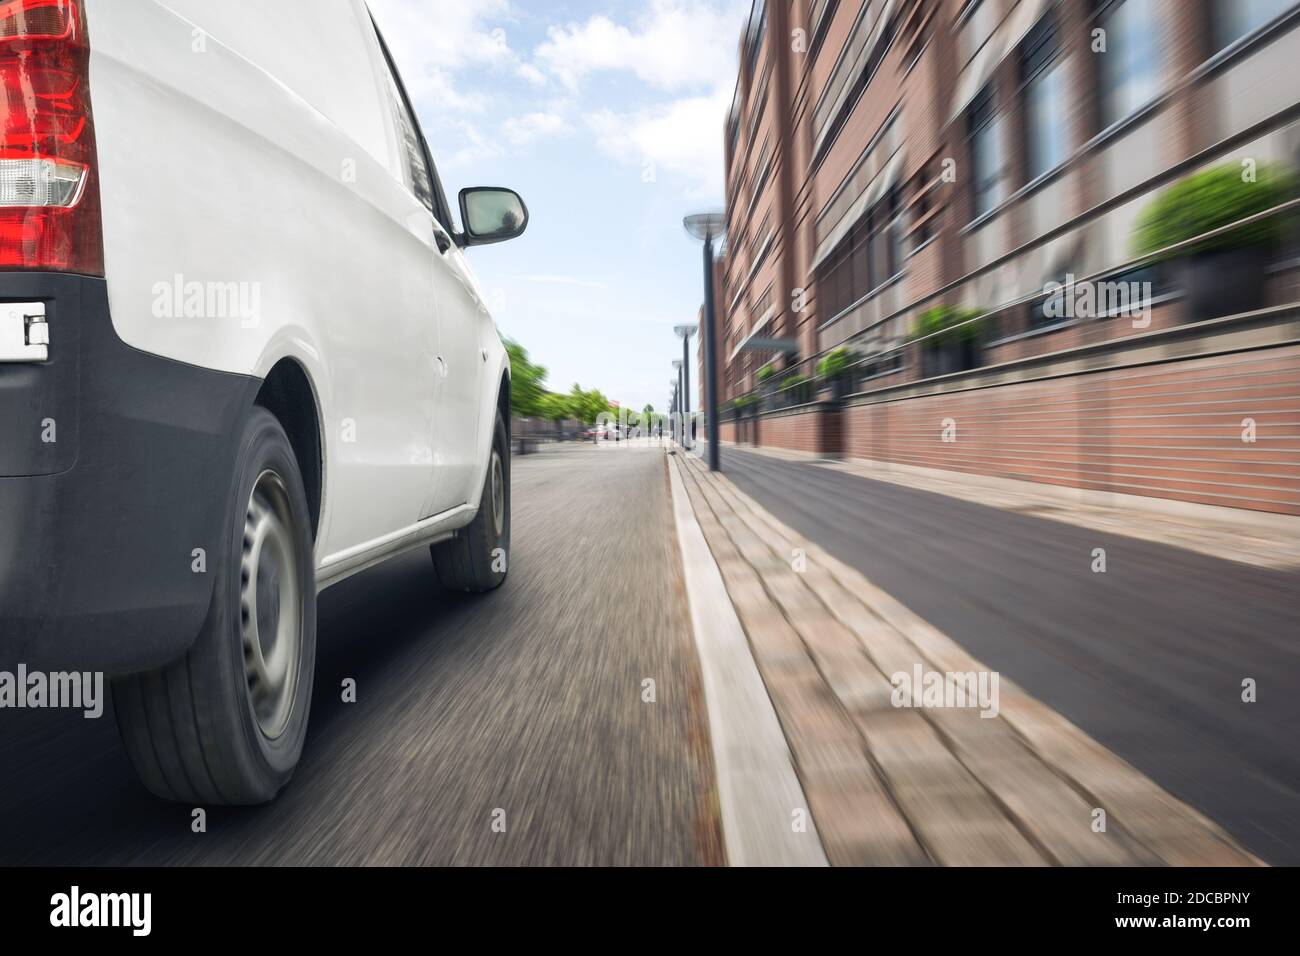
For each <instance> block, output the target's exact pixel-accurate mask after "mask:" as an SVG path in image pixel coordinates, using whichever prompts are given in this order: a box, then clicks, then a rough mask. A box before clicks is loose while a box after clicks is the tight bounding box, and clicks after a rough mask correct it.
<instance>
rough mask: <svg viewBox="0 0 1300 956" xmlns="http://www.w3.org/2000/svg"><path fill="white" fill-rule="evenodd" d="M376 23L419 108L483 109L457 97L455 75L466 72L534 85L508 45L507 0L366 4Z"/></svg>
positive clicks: (465, 96)
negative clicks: (504, 23)
mask: <svg viewBox="0 0 1300 956" xmlns="http://www.w3.org/2000/svg"><path fill="white" fill-rule="evenodd" d="M370 6H371V8H372V10H373V11H374V14H375V20H376V21H377V22H378V23H379V27H380V29H381V30H382V31H383V34H384V40H385V42H387V44H388V47H389V49H390V50H391V51H392V54H393V58H394V59H395V60H396V61H397V64H398V68H399V69H400V70H401V72H402V80H403V82H404V83H405V84H406V88H407V92H408V93H410V95H411V99H412V100H414V101H415V103H416V105H417V108H418V109H423V110H429V111H432V112H471V111H478V110H481V109H483V108H484V104H485V98H484V96H483V95H482V94H481V93H462V92H461V91H460V90H458V89H457V87H456V82H455V74H456V73H457V72H458V71H460V70H464V69H467V68H471V67H472V68H474V69H475V70H476V71H478V75H477V76H476V81H477V82H476V84H475V85H476V86H478V87H480V88H482V87H484V86H487V85H489V84H485V83H483V82H482V79H483V71H484V70H487V71H491V72H494V73H500V74H504V75H514V76H518V77H520V78H522V79H524V80H525V81H527V82H529V83H532V84H534V85H536V84H537V82H538V79H539V78H540V79H541V80H542V81H543V82H544V81H545V77H544V76H541V74H540V73H539V71H538V70H537V68H536V67H534V66H531V65H529V64H526V63H524V62H523V61H522V60H521V58H520V57H519V54H518V53H516V52H515V50H514V49H513V48H512V47H511V45H510V38H509V33H508V31H507V30H506V29H505V27H503V26H500V23H501V22H502V21H506V22H508V18H509V16H510V4H509V2H508V0H370Z"/></svg>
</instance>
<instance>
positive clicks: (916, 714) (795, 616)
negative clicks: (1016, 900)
mask: <svg viewBox="0 0 1300 956" xmlns="http://www.w3.org/2000/svg"><path fill="white" fill-rule="evenodd" d="M674 460H675V462H676V463H677V467H679V468H680V473H681V476H682V479H683V483H684V484H685V486H686V488H687V492H688V495H689V497H690V500H691V504H692V507H693V508H694V509H695V513H696V517H697V520H698V521H699V524H700V527H701V529H702V531H703V533H704V536H705V540H706V541H707V543H708V545H709V547H710V549H711V550H712V552H713V554H714V558H715V560H716V561H717V564H718V567H719V569H720V571H721V573H722V577H723V581H724V583H725V585H726V587H727V590H728V594H729V596H730V598H731V600H732V602H733V604H734V605H735V607H736V611H737V616H738V617H739V619H740V621H741V624H742V626H743V627H744V629H745V632H746V635H747V637H748V638H749V641H750V644H751V647H752V649H753V651H754V657H755V660H756V661H757V663H758V666H759V671H760V673H761V674H762V676H763V679H764V682H765V683H766V685H767V688H768V693H769V694H770V696H771V698H772V700H773V703H774V705H775V708H776V712H777V716H778V718H779V719H780V721H781V725H782V729H783V731H784V732H785V734H786V737H787V740H788V742H789V745H790V750H791V753H792V754H793V756H794V759H795V765H796V770H797V771H798V774H799V778H800V782H801V783H802V785H803V787H804V790H805V792H806V794H807V797H808V802H809V806H810V810H811V813H812V816H813V819H814V821H815V823H816V826H817V831H818V833H819V834H820V836H821V838H822V841H823V843H824V845H825V848H826V854H827V857H828V858H829V859H830V861H831V862H832V863H834V864H837V865H887V866H888V865H933V864H939V865H955V866H969V865H1013V866H1034V865H1130V866H1140V865H1153V864H1169V865H1192V866H1239V865H1260V864H1259V861H1258V860H1257V859H1256V858H1255V857H1254V856H1252V855H1251V854H1249V853H1248V852H1246V851H1245V850H1244V849H1242V848H1241V847H1240V846H1239V845H1238V844H1237V843H1236V842H1235V841H1234V840H1233V839H1232V838H1231V837H1230V836H1229V835H1228V834H1227V833H1225V832H1224V831H1223V830H1222V829H1221V828H1220V827H1218V826H1217V825H1216V824H1214V823H1213V822H1212V821H1210V820H1209V819H1207V818H1206V817H1204V816H1203V815H1202V814H1200V813H1198V812H1197V811H1196V810H1194V809H1192V808H1191V807H1189V806H1187V805H1186V804H1183V803H1182V802H1180V801H1178V800H1176V799H1175V798H1174V797H1172V796H1170V795H1169V794H1168V793H1166V792H1165V791H1164V790H1162V789H1161V788H1160V787H1158V786H1157V785H1156V784H1155V783H1153V782H1152V781H1151V780H1149V779H1148V778H1147V777H1145V776H1144V775H1143V774H1141V773H1140V772H1138V771H1137V770H1136V769H1134V768H1133V767H1132V766H1130V765H1129V764H1127V763H1126V762H1124V761H1123V760H1121V759H1120V758H1119V757H1117V756H1115V755H1114V754H1112V753H1110V752H1109V751H1107V750H1106V749H1105V748H1103V747H1102V746H1101V745H1100V744H1098V743H1097V742H1096V741H1094V740H1092V739H1091V738H1090V737H1088V736H1087V735H1086V734H1084V733H1083V732H1082V731H1081V730H1079V729H1078V728H1077V727H1075V726H1074V725H1073V724H1071V723H1070V722H1069V721H1067V720H1065V719H1064V718H1063V717H1061V716H1060V715H1059V714H1056V713H1055V712H1054V711H1052V710H1050V709H1049V708H1047V707H1045V706H1044V705H1043V704H1041V703H1040V702H1038V701H1037V700H1034V699H1033V698H1031V697H1030V696H1029V695H1028V694H1026V693H1025V692H1024V691H1022V690H1021V689H1020V688H1018V687H1016V686H1015V685H1014V684H1013V683H1012V682H1010V681H1008V680H1005V679H1001V678H1000V676H999V682H998V690H999V693H998V697H999V700H998V708H997V710H998V712H997V715H996V716H993V717H981V716H980V714H979V711H978V710H977V709H957V708H937V707H929V706H925V707H915V708H900V707H896V706H894V702H893V700H892V697H893V691H894V685H893V684H892V683H891V679H890V678H891V677H892V676H893V675H894V674H897V673H899V672H903V673H908V674H912V673H914V668H915V667H917V666H918V665H919V666H920V667H921V668H922V669H923V672H925V673H929V672H940V673H945V672H955V673H960V674H972V673H973V674H976V675H978V674H981V673H983V674H988V669H987V668H985V667H983V666H982V665H981V664H980V663H979V662H978V661H976V660H975V659H974V658H972V657H971V656H970V655H969V654H968V653H966V652H965V651H964V650H963V649H962V648H961V647H960V646H959V645H957V644H956V643H955V642H954V641H953V640H952V639H951V638H949V637H948V636H947V635H945V634H943V633H942V632H940V631H939V630H938V629H937V628H935V627H933V626H932V625H930V624H929V623H928V622H926V621H924V620H923V619H921V618H919V617H918V616H917V615H915V614H914V613H913V612H911V611H910V610H909V609H908V608H906V607H905V606H903V605H902V604H901V603H899V602H898V601H897V600H895V599H894V598H892V597H891V596H890V595H888V594H886V593H885V592H883V591H881V590H880V589H879V588H877V587H875V586H874V585H872V584H871V582H870V581H868V580H867V579H866V578H865V577H863V575H862V574H861V573H859V572H858V571H857V570H855V569H853V568H851V567H849V566H848V565H845V564H844V563H843V562H840V561H838V560H837V559H835V558H834V557H832V556H831V555H829V554H827V553H826V552H824V551H823V550H822V549H821V548H819V547H818V546H817V545H816V544H815V543H813V542H810V541H807V540H805V539H803V538H802V537H801V536H800V535H799V534H798V533H796V532H795V531H793V530H792V529H790V528H789V527H787V526H786V525H784V524H782V523H781V522H779V521H777V520H776V519H775V518H774V517H773V516H772V515H771V514H770V513H768V512H767V511H765V510H764V509H763V508H761V507H760V506H759V505H758V504H757V503H755V502H754V501H753V500H752V499H750V498H749V497H748V496H747V495H745V494H744V493H743V492H741V491H740V490H739V489H737V488H736V487H735V485H733V484H732V483H731V482H730V481H728V480H727V479H726V478H725V477H723V476H721V475H714V474H710V473H709V472H708V471H707V470H706V469H705V467H704V465H703V463H702V462H700V461H699V460H698V459H696V458H694V457H693V456H686V455H679V456H675V459H674ZM1099 811H1100V812H1104V821H1105V828H1104V830H1099V829H1098V824H1097V821H1098V819H1099V816H1100V814H1099Z"/></svg>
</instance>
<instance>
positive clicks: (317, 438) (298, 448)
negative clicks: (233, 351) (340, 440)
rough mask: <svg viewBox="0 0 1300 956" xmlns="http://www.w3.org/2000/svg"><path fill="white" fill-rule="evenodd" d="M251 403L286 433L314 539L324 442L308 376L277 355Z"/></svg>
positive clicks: (318, 522) (319, 509)
mask: <svg viewBox="0 0 1300 956" xmlns="http://www.w3.org/2000/svg"><path fill="white" fill-rule="evenodd" d="M253 404H254V405H258V406H261V407H262V408H265V409H266V410H267V411H268V412H270V413H271V414H272V415H274V416H275V417H276V418H277V419H278V420H279V422H280V424H281V425H282V426H283V427H284V430H285V433H286V434H287V435H288V436H289V444H290V446H292V448H293V453H294V457H295V458H297V460H298V470H299V471H300V472H301V473H302V481H303V485H304V487H305V489H306V491H307V505H308V508H309V509H310V511H311V523H312V538H313V540H315V539H317V538H318V537H319V535H320V531H321V517H322V506H323V503H324V500H325V444H324V437H323V435H322V433H321V413H320V402H319V400H318V398H317V395H316V389H315V387H314V386H313V384H312V381H311V376H310V375H309V374H308V373H307V370H306V369H305V368H304V367H303V366H302V365H301V364H300V363H299V362H298V361H296V360H295V359H292V358H284V359H281V360H280V361H279V362H277V363H276V364H275V365H274V366H273V367H272V368H271V371H270V372H268V373H267V376H266V378H265V379H264V380H263V381H262V387H261V388H260V389H259V390H258V393H257V397H256V398H255V399H254V400H253Z"/></svg>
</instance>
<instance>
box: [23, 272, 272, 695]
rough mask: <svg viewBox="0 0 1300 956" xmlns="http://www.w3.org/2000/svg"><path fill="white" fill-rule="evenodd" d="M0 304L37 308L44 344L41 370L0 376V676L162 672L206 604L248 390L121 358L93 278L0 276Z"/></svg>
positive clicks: (198, 373)
mask: <svg viewBox="0 0 1300 956" xmlns="http://www.w3.org/2000/svg"><path fill="white" fill-rule="evenodd" d="M0 301H11V302H30V301H39V302H44V303H46V309H47V315H48V316H49V325H50V339H51V342H50V361H49V362H46V363H41V364H19V365H5V364H0V667H2V666H4V665H16V664H18V663H25V664H27V665H28V666H29V667H33V668H42V669H49V670H54V669H79V670H106V671H115V672H123V671H131V670H140V669H145V668H151V667H156V666H159V665H162V664H165V663H167V662H168V661H171V660H174V659H175V658H177V657H179V656H181V655H182V654H184V653H185V651H186V650H187V649H188V648H189V646H190V645H191V644H192V643H193V641H194V639H195V637H196V636H197V635H198V632H199V629H200V627H201V625H202V623H203V620H204V618H205V616H206V613H207V609H208V606H209V604H210V602H211V599H212V589H213V585H212V581H213V575H214V573H215V563H214V562H215V561H217V560H218V556H219V555H220V554H222V553H223V551H224V549H225V541H224V538H223V535H224V534H226V530H225V529H228V528H230V527H232V520H233V516H232V515H231V510H232V508H233V507H234V505H233V502H232V501H230V500H229V497H230V475H231V474H232V472H233V469H234V461H235V448H234V442H235V437H234V436H235V435H236V434H237V431H236V429H237V426H238V423H239V422H240V421H241V420H242V418H243V416H244V414H245V413H246V411H247V409H248V408H249V406H250V405H251V404H252V402H253V400H254V397H255V396H256V394H257V388H258V386H259V384H260V383H259V382H258V381H257V380H256V379H254V378H251V377H246V376H238V375H229V374H226V373H223V372H214V371H211V370H208V369H201V368H196V367H194V366H190V365H185V364H182V363H179V362H173V361H170V360H167V359H163V358H159V357H158V356H153V355H148V354H146V353H143V352H139V351H137V350H135V349H132V348H129V347H128V346H127V345H125V344H124V343H123V342H122V341H121V340H120V339H118V337H117V335H116V334H115V332H114V330H113V325H112V321H111V319H110V316H109V308H108V295H107V286H106V284H105V282H104V280H102V279H90V278H84V277H79V276H66V275H31V274H17V273H4V274H0ZM178 321H184V320H178ZM51 423H52V424H53V429H54V430H53V431H51V429H50V425H51ZM50 437H53V438H54V441H49V438H50ZM200 549H201V550H202V552H203V555H204V557H205V560H206V573H201V572H200V571H196V557H195V553H196V551H198V550H200Z"/></svg>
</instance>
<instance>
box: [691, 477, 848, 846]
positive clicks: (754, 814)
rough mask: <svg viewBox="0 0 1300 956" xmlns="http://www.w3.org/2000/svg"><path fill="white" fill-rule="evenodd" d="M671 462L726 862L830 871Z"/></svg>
mask: <svg viewBox="0 0 1300 956" xmlns="http://www.w3.org/2000/svg"><path fill="white" fill-rule="evenodd" d="M670 462H671V463H670V465H669V476H670V479H671V483H672V489H673V516H674V518H675V520H676V523H677V541H678V543H679V544H680V547H681V550H682V571H683V575H684V577H685V579H686V596H687V601H688V603H689V604H690V608H691V627H692V629H693V630H694V631H695V647H696V650H697V652H698V654H699V657H700V671H701V674H702V675H703V681H704V700H705V704H706V707H707V709H708V713H709V738H710V740H711V741H712V743H713V763H714V767H715V770H716V772H717V775H718V803H719V805H720V808H721V813H722V838H723V843H724V845H725V847H726V851H727V862H728V863H729V864H730V865H731V866H828V865H829V864H828V862H827V859H826V851H825V849H824V848H823V847H822V843H821V838H820V837H818V836H817V830H816V826H815V825H814V823H813V819H812V811H811V810H810V809H809V807H808V800H807V798H806V797H805V796H804V792H803V787H801V786H800V784H799V778H798V777H797V776H796V775H795V771H794V762H793V760H792V758H791V757H790V748H789V745H788V744H787V743H786V739H785V734H784V733H783V732H782V730H781V724H780V722H779V721H778V720H777V717H776V711H775V710H774V709H773V708H772V701H771V698H769V697H768V694H767V688H766V687H765V686H764V685H763V678H762V676H761V675H760V674H759V673H758V665H756V664H755V663H754V656H753V654H752V652H751V651H750V649H749V640H748V639H747V638H746V637H745V631H744V629H743V628H742V627H741V626H740V619H739V618H738V617H736V610H735V608H734V607H733V606H732V604H731V597H730V596H729V595H728V594H727V588H726V585H724V584H723V583H722V574H721V572H720V571H719V570H718V565H717V563H716V562H714V560H713V554H712V552H711V551H709V546H708V543H707V542H706V541H705V540H704V533H703V532H702V531H701V530H700V525H699V522H698V521H696V520H695V511H694V509H693V508H692V507H691V502H690V498H689V497H688V496H687V493H686V486H685V485H684V484H683V483H682V476H681V473H680V472H679V471H678V467H679V466H678V464H677V460H676V458H670ZM795 810H803V811H804V818H805V820H806V823H807V832H804V833H796V832H794V828H793V826H792V824H793V821H794V816H793V814H794V811H795Z"/></svg>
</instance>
